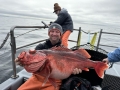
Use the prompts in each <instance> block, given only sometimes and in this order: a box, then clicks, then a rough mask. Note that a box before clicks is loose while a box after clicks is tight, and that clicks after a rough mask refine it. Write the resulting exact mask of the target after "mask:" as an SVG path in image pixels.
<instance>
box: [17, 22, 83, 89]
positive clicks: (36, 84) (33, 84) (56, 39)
mask: <svg viewBox="0 0 120 90" xmlns="http://www.w3.org/2000/svg"><path fill="white" fill-rule="evenodd" d="M62 33H63V30H62V27H61V26H60V25H59V24H56V23H53V24H51V25H50V27H49V29H48V36H49V39H47V40H46V42H44V43H42V44H39V45H37V46H36V48H35V49H36V50H42V49H49V48H52V47H54V46H60V45H61V39H60V38H61V35H62ZM15 62H16V64H18V65H21V63H20V62H19V60H18V58H16V59H15ZM21 66H22V65H21ZM80 72H81V69H77V68H76V69H74V71H73V74H79V73H80ZM44 80H45V77H43V76H40V75H37V74H33V75H32V76H31V77H30V78H29V79H28V80H27V81H26V82H25V83H24V84H23V85H21V86H20V87H19V88H18V90H54V86H53V85H52V84H51V83H50V82H49V81H47V82H46V84H45V85H44V86H42V84H43V82H44ZM56 83H57V85H58V89H59V87H60V85H61V80H56Z"/></svg>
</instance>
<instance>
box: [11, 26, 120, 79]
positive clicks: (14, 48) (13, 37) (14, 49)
mask: <svg viewBox="0 0 120 90" xmlns="http://www.w3.org/2000/svg"><path fill="white" fill-rule="evenodd" d="M16 28H39V29H41V28H44V29H45V28H48V27H46V26H14V27H12V28H11V29H10V40H11V41H10V45H11V53H12V65H13V75H12V78H17V77H18V76H17V74H16V64H15V61H14V60H15V54H16V50H18V49H21V48H23V47H27V46H30V45H33V44H36V43H39V42H43V41H45V40H46V39H44V40H40V41H36V42H33V43H30V44H27V45H24V46H20V47H16V40H15V36H14V30H15V29H16ZM74 31H78V37H77V40H76V41H75V40H69V41H70V42H75V43H76V46H78V47H80V46H81V45H80V41H81V33H82V32H83V33H86V34H94V37H93V38H92V40H91V43H90V45H91V46H94V43H95V40H96V35H97V34H96V32H95V33H88V32H85V31H84V30H82V29H81V27H80V28H79V29H74ZM98 33H99V36H98V40H97V45H96V51H98V49H99V47H100V40H101V35H102V34H114V35H120V34H118V33H109V32H103V30H102V29H101V30H100V31H99V32H98ZM102 46H107V45H102ZM107 47H110V46H107ZM112 47H115V46H112Z"/></svg>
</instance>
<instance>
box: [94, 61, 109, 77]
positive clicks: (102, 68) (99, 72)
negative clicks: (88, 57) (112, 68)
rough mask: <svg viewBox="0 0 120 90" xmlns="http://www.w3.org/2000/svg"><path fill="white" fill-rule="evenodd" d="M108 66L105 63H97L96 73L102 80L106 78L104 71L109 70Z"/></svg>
mask: <svg viewBox="0 0 120 90" xmlns="http://www.w3.org/2000/svg"><path fill="white" fill-rule="evenodd" d="M108 67H109V66H108V64H106V63H104V62H97V63H96V66H95V68H94V69H95V71H96V73H97V75H98V76H99V77H100V78H103V77H104V71H105V70H106V69H108Z"/></svg>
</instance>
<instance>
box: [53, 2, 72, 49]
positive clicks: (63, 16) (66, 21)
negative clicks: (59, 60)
mask: <svg viewBox="0 0 120 90" xmlns="http://www.w3.org/2000/svg"><path fill="white" fill-rule="evenodd" d="M53 13H55V14H56V15H57V16H58V18H57V19H56V20H55V21H54V23H58V24H60V25H61V26H62V28H63V35H62V37H61V40H62V45H64V46H66V47H68V38H69V36H70V34H71V32H73V21H72V18H71V16H70V14H69V13H68V11H67V10H66V9H64V8H63V9H61V7H60V6H59V4H58V3H55V4H54V12H53Z"/></svg>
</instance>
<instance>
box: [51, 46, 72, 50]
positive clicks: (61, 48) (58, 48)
mask: <svg viewBox="0 0 120 90" xmlns="http://www.w3.org/2000/svg"><path fill="white" fill-rule="evenodd" d="M50 50H56V51H72V50H70V49H68V48H66V47H63V46H58V47H56V46H55V47H52V48H50Z"/></svg>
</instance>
